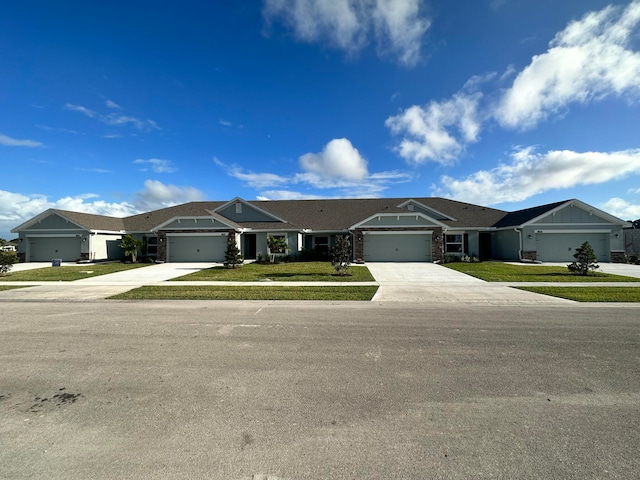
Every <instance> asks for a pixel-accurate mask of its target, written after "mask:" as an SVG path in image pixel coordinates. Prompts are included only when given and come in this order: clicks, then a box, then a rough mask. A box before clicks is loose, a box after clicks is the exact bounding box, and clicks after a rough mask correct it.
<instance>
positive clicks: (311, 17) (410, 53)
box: [263, 0, 430, 66]
mask: <svg viewBox="0 0 640 480" xmlns="http://www.w3.org/2000/svg"><path fill="white" fill-rule="evenodd" d="M420 6H421V1H420V0H332V1H325V0H265V2H264V9H263V13H264V17H265V20H266V21H267V23H271V22H272V21H274V20H281V21H282V22H283V23H284V24H286V25H287V26H288V27H290V28H292V29H293V31H294V34H295V36H296V37H297V38H298V39H299V40H301V41H304V42H309V43H323V44H327V45H329V46H331V47H333V48H338V49H340V50H344V51H346V52H347V53H348V54H350V55H353V54H356V53H357V52H359V51H360V50H361V49H362V48H364V47H365V46H366V45H368V44H369V43H371V41H372V40H373V39H375V42H376V45H377V50H378V53H379V55H381V56H390V55H393V56H395V57H397V58H398V61H399V62H400V63H401V64H404V65H408V66H412V65H415V64H416V63H417V62H418V60H419V58H420V48H421V44H422V37H423V36H424V34H425V32H426V31H427V29H428V28H429V26H430V21H429V20H428V19H427V18H425V17H423V16H422V15H421V12H420Z"/></svg>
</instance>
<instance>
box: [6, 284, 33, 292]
mask: <svg viewBox="0 0 640 480" xmlns="http://www.w3.org/2000/svg"><path fill="white" fill-rule="evenodd" d="M26 287H28V285H0V292H1V291H3V290H13V289H16V288H26Z"/></svg>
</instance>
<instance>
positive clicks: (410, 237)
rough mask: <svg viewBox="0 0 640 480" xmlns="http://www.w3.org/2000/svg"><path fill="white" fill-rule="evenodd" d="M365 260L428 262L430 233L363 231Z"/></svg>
mask: <svg viewBox="0 0 640 480" xmlns="http://www.w3.org/2000/svg"><path fill="white" fill-rule="evenodd" d="M364 261H365V262H430V261H431V235H430V234H428V233H425V232H415V233H413V232H404V233H395V232H393V233H391V232H364Z"/></svg>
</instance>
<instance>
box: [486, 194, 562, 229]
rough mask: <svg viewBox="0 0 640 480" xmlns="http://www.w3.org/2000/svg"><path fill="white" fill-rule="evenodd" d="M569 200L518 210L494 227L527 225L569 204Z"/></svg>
mask: <svg viewBox="0 0 640 480" xmlns="http://www.w3.org/2000/svg"><path fill="white" fill-rule="evenodd" d="M568 201H569V200H563V201H562V202H555V203H548V204H547V205H539V206H537V207H532V208H525V209H524V210H517V211H515V212H511V213H507V214H506V215H505V216H504V217H503V218H502V219H501V220H500V221H499V222H497V223H496V224H495V225H494V226H495V227H496V228H502V227H515V226H518V225H522V224H523V223H527V222H528V221H530V220H533V219H534V218H537V217H539V216H540V215H544V214H545V213H547V212H550V211H551V210H553V209H555V208H558V207H559V206H560V205H563V204H565V203H567V202H568Z"/></svg>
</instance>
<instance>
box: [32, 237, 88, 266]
mask: <svg viewBox="0 0 640 480" xmlns="http://www.w3.org/2000/svg"><path fill="white" fill-rule="evenodd" d="M28 242H29V244H28V247H29V252H28V258H29V260H28V261H29V262H50V261H51V260H53V259H54V258H61V259H62V261H63V262H75V261H77V260H79V259H80V248H81V245H82V238H81V237H79V236H78V237H76V236H75V235H74V236H60V237H29V238H28Z"/></svg>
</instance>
